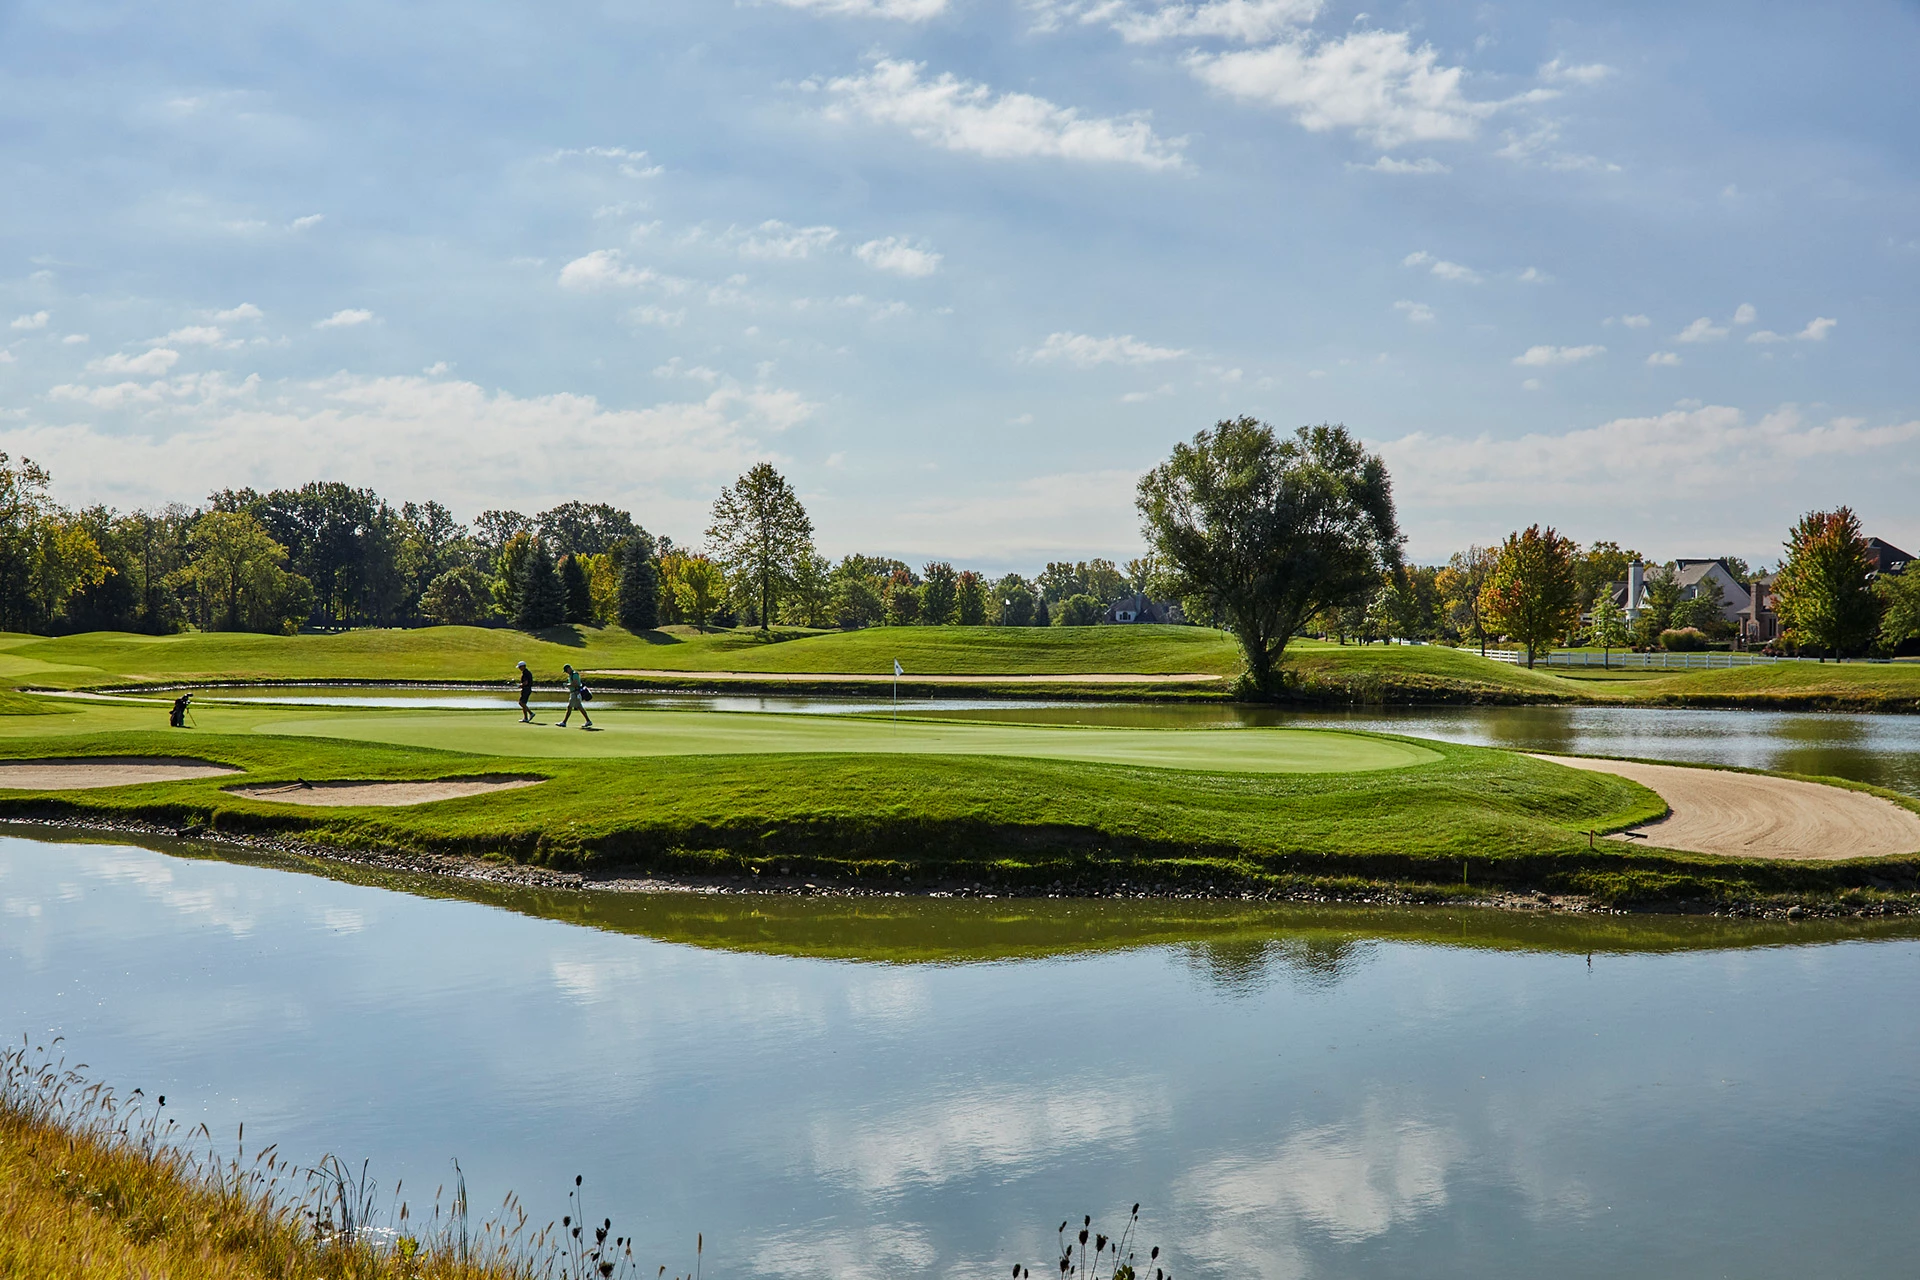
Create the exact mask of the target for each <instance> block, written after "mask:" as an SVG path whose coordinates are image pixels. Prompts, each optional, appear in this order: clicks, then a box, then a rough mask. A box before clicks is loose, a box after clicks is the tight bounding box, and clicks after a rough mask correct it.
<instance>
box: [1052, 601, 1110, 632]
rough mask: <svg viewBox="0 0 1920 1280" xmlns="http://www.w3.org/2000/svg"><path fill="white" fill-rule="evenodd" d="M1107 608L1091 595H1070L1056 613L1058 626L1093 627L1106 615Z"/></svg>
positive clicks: (1055, 622)
mask: <svg viewBox="0 0 1920 1280" xmlns="http://www.w3.org/2000/svg"><path fill="white" fill-rule="evenodd" d="M1106 613H1107V611H1106V609H1105V608H1104V607H1103V606H1102V605H1101V603H1100V602H1099V601H1098V600H1095V599H1094V598H1093V597H1092V596H1090V595H1085V594H1082V595H1077V596H1068V597H1067V598H1066V599H1065V600H1063V601H1061V602H1060V609H1059V611H1058V612H1057V613H1056V614H1055V615H1054V618H1053V625H1054V626H1056V627H1091V626H1093V625H1094V624H1095V623H1097V622H1099V621H1100V619H1102V618H1104V617H1105V616H1106Z"/></svg>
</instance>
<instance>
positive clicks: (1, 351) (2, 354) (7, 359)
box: [0, 347, 15, 364]
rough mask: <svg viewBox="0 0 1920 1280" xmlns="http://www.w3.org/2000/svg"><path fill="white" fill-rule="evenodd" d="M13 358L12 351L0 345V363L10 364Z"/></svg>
mask: <svg viewBox="0 0 1920 1280" xmlns="http://www.w3.org/2000/svg"><path fill="white" fill-rule="evenodd" d="M14 359H15V357H14V354H13V352H11V351H9V350H7V349H6V348H5V347H0V364H12V363H13V362H14Z"/></svg>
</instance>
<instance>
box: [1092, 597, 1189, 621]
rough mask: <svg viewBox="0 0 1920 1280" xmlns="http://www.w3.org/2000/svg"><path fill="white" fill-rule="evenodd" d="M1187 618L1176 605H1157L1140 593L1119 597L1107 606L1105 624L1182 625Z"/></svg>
mask: <svg viewBox="0 0 1920 1280" xmlns="http://www.w3.org/2000/svg"><path fill="white" fill-rule="evenodd" d="M1186 620H1187V616H1186V614H1185V613H1184V612H1182V611H1181V608H1180V606H1179V605H1177V604H1158V603H1156V602H1154V601H1153V600H1150V599H1148V598H1147V596H1146V595H1144V594H1143V593H1141V592H1138V591H1136V592H1134V593H1133V594H1132V595H1130V596H1121V597H1120V598H1119V599H1118V600H1115V601H1114V602H1113V603H1112V604H1110V605H1108V606H1107V616H1106V618H1105V621H1107V622H1171V623H1175V624H1179V623H1184V622H1185V621H1186Z"/></svg>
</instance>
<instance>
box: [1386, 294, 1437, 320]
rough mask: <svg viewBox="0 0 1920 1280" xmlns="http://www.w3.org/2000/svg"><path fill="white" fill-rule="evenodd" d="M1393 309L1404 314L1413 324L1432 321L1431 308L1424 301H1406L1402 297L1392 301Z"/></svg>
mask: <svg viewBox="0 0 1920 1280" xmlns="http://www.w3.org/2000/svg"><path fill="white" fill-rule="evenodd" d="M1393 309H1394V310H1395V311H1398V312H1400V313H1401V314H1402V315H1404V316H1406V318H1407V319H1408V320H1410V321H1412V322H1413V323H1414V324H1432V323H1433V308H1432V307H1430V306H1428V305H1427V304H1426V303H1424V302H1407V301H1405V300H1404V299H1403V300H1401V301H1399V302H1396V303H1394V304H1393Z"/></svg>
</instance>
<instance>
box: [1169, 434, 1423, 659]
mask: <svg viewBox="0 0 1920 1280" xmlns="http://www.w3.org/2000/svg"><path fill="white" fill-rule="evenodd" d="M1135 505H1136V506H1137V507H1138V508H1139V510H1140V515H1141V517H1142V521H1143V531H1144V533H1145V535H1146V539H1147V543H1148V545H1149V547H1150V548H1151V549H1152V550H1153V552H1154V554H1155V555H1156V556H1158V557H1159V559H1160V560H1161V562H1162V563H1163V564H1164V565H1166V566H1167V568H1168V569H1169V570H1170V572H1171V573H1172V575H1173V578H1174V580H1175V583H1176V589H1177V591H1178V592H1179V594H1181V595H1182V596H1199V597H1201V598H1202V600H1203V601H1204V602H1205V603H1206V604H1207V606H1208V607H1209V609H1210V611H1211V613H1212V615H1213V616H1216V617H1219V618H1221V619H1223V620H1224V621H1225V622H1226V624H1227V626H1228V628H1229V629H1230V630H1231V631H1232V632H1233V634H1234V637H1235V638H1236V639H1238V640H1239V642H1240V647H1241V648H1242V649H1243V650H1244V651H1245V653H1246V658H1247V674H1248V679H1249V682H1250V683H1251V685H1252V687H1253V689H1254V690H1255V691H1256V692H1258V693H1259V694H1261V695H1268V694H1271V693H1272V691H1273V686H1274V668H1275V666H1276V665H1277V664H1278V662H1279V661H1280V658H1281V655H1282V654H1283V653H1284V652H1285V650H1286V646H1287V642H1288V641H1289V640H1290V639H1292V637H1293V635H1294V633H1295V632H1296V631H1298V630H1299V629H1300V628H1301V626H1302V625H1303V624H1304V623H1305V622H1306V620H1307V619H1308V618H1310V617H1312V616H1313V615H1314V614H1315V613H1317V612H1318V611H1320V610H1321V609H1324V608H1330V607H1337V606H1338V605H1341V604H1343V603H1345V602H1347V601H1348V600H1351V599H1353V598H1354V597H1356V596H1359V595H1361V594H1363V593H1365V592H1366V591H1368V590H1369V589H1370V588H1371V587H1372V586H1373V585H1374V583H1376V582H1377V581H1378V580H1379V578H1380V575H1381V574H1382V573H1383V572H1385V571H1386V570H1388V569H1391V568H1395V567H1397V566H1398V565H1399V563H1400V540H1401V539H1400V529H1399V525H1398V522H1397V520H1396V518H1395V515H1394V509H1393V487H1392V482H1391V480H1390V479H1389V478H1388V475H1387V468H1386V464H1385V463H1383V462H1382V461H1381V460H1380V459H1379V458H1378V457H1375V456H1373V455H1371V454H1368V453H1367V452H1366V451H1365V450H1364V449H1363V448H1362V447H1361V445H1360V443H1359V441H1357V440H1355V439H1354V438H1353V437H1352V436H1350V435H1349V434H1348V433H1347V429H1346V428H1345V427H1340V426H1329V425H1323V426H1318V427H1302V428H1300V430H1298V431H1297V432H1295V433H1294V435H1293V436H1292V437H1291V438H1288V439H1285V440H1282V439H1280V438H1278V437H1277V436H1276V435H1275V434H1274V431H1273V428H1271V427H1269V426H1267V425H1266V424H1264V423H1262V422H1259V421H1256V420H1255V419H1253V418H1247V417H1242V418H1237V419H1234V420H1232V421H1228V422H1221V423H1219V424H1218V425H1217V426H1216V427H1214V428H1213V429H1212V430H1211V431H1202V432H1200V433H1199V434H1198V435H1196V436H1194V438H1193V441H1192V443H1190V444H1186V443H1183V444H1179V445H1176V446H1175V447H1174V451H1173V456H1172V457H1171V458H1169V459H1168V460H1167V461H1166V462H1164V463H1162V464H1160V465H1159V466H1158V467H1155V468H1154V469H1153V470H1152V471H1150V472H1148V473H1147V474H1146V475H1145V476H1143V477H1142V478H1141V480H1140V485H1139V492H1138V495H1137V497H1136V499H1135Z"/></svg>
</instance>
